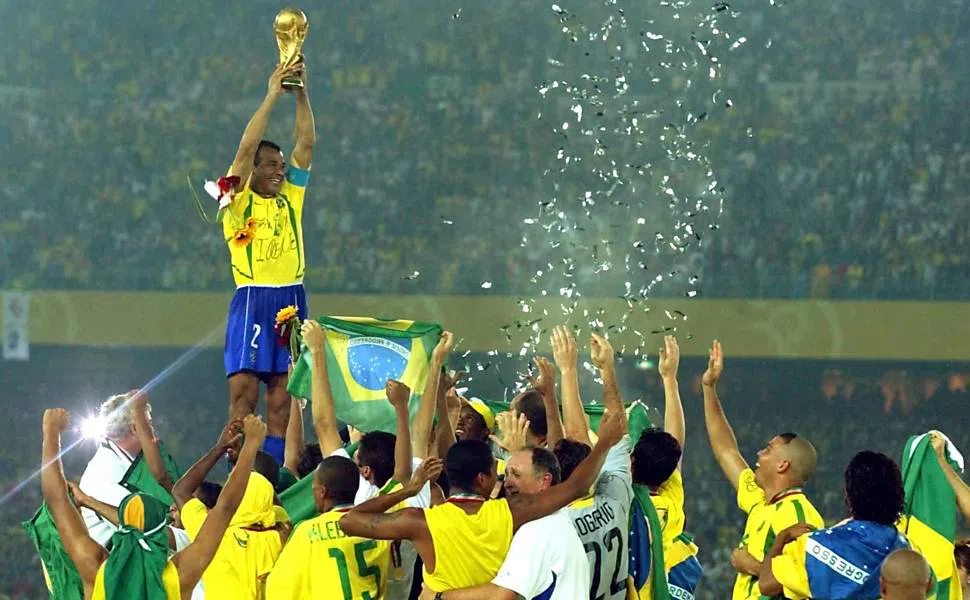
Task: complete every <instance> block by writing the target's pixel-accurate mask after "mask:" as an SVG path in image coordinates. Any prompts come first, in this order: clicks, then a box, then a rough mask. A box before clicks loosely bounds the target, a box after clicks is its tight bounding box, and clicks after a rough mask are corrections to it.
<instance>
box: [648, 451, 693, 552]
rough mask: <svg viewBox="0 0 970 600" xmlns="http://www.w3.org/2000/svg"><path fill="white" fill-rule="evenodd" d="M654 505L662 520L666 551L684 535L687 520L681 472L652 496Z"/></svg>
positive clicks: (676, 472) (677, 471)
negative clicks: (678, 537)
mask: <svg viewBox="0 0 970 600" xmlns="http://www.w3.org/2000/svg"><path fill="white" fill-rule="evenodd" d="M650 499H651V500H653V505H654V507H655V508H656V509H657V518H658V519H660V527H661V528H662V529H663V542H664V550H665V551H666V550H667V549H668V548H670V547H671V545H672V544H673V543H674V540H675V539H677V536H679V535H680V534H682V533H684V523H685V522H686V520H687V517H686V515H685V514H684V478H683V476H682V475H681V474H680V470H679V469H677V470H675V471H674V473H673V475H671V476H670V477H669V478H668V479H667V481H665V482H664V483H663V485H661V486H660V488H659V489H657V491H656V492H654V493H651V494H650Z"/></svg>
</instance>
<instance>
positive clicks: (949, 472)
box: [930, 431, 970, 520]
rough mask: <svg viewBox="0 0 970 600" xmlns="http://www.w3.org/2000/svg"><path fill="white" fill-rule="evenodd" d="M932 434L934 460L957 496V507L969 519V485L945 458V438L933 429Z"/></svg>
mask: <svg viewBox="0 0 970 600" xmlns="http://www.w3.org/2000/svg"><path fill="white" fill-rule="evenodd" d="M930 435H932V439H931V441H932V444H933V451H934V452H935V453H936V461H937V462H938V463H940V468H941V469H943V474H944V475H946V480H947V481H948V482H949V483H950V487H952V488H953V493H954V494H956V496H957V507H958V508H959V509H960V512H961V513H962V514H963V518H964V519H967V520H970V486H967V484H966V482H964V481H963V479H961V478H960V474H959V473H957V472H956V471H955V470H953V467H952V466H950V463H949V462H948V461H947V460H946V438H944V437H943V436H942V435H940V434H939V433H938V432H936V431H934V432H932V433H931V434H930Z"/></svg>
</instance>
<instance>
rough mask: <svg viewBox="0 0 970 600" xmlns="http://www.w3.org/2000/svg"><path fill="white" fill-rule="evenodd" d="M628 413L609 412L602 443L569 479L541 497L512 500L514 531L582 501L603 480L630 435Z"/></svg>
mask: <svg viewBox="0 0 970 600" xmlns="http://www.w3.org/2000/svg"><path fill="white" fill-rule="evenodd" d="M626 430H627V423H626V413H625V412H624V411H623V410H622V409H621V410H619V411H616V410H610V409H607V410H606V411H604V413H603V420H602V421H601V422H600V431H599V441H597V442H596V445H595V446H593V451H592V453H590V455H589V456H587V457H586V458H585V459H584V460H583V462H581V463H579V465H578V466H577V467H576V469H575V470H574V471H573V473H572V475H570V476H569V479H567V480H566V481H564V482H562V483H560V484H559V485H554V486H552V487H551V488H549V489H548V490H546V491H545V492H543V493H541V494H516V495H515V496H513V497H512V498H510V499H509V510H510V511H511V512H512V527H513V531H518V530H519V528H520V527H522V526H523V525H525V524H526V523H528V522H529V521H534V520H536V519H540V518H542V517H545V516H546V515H551V514H552V513H554V512H556V511H557V510H559V509H560V508H562V507H564V506H566V505H567V504H569V503H570V502H572V501H574V500H578V499H579V498H582V497H583V496H584V495H586V493H587V492H588V491H589V488H590V487H592V485H593V483H594V482H595V481H596V478H597V477H598V476H599V473H600V470H602V468H603V463H604V462H605V461H606V454H607V453H608V452H609V450H610V448H612V447H613V446H615V445H616V444H617V443H618V442H619V441H620V439H622V438H623V436H624V435H626Z"/></svg>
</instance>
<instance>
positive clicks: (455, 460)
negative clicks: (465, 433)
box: [445, 440, 495, 492]
mask: <svg viewBox="0 0 970 600" xmlns="http://www.w3.org/2000/svg"><path fill="white" fill-rule="evenodd" d="M494 468H495V458H494V457H492V449H491V448H489V447H488V444H486V443H485V442H482V441H479V440H462V441H459V442H455V443H454V444H453V445H452V446H451V448H450V449H449V450H448V455H447V456H446V457H445V471H446V472H447V473H448V482H449V483H450V484H451V487H453V488H456V489H459V490H462V491H465V492H471V491H473V488H474V487H475V479H476V478H477V477H478V476H479V475H490V474H491V473H492V470H493V469H494Z"/></svg>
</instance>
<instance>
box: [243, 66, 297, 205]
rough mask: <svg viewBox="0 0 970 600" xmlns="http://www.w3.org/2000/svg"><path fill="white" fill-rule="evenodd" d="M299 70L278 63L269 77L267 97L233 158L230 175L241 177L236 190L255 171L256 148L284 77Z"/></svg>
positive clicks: (255, 113) (250, 123)
mask: <svg viewBox="0 0 970 600" xmlns="http://www.w3.org/2000/svg"><path fill="white" fill-rule="evenodd" d="M297 72H298V67H297V65H283V64H281V65H277V66H276V69H274V70H273V74H272V75H270V78H269V86H268V89H267V91H266V97H265V98H263V101H262V102H260V104H259V107H258V108H257V109H256V112H254V113H253V116H252V118H251V119H249V123H248V124H246V129H245V130H244V131H243V135H242V139H241V140H239V148H238V149H237V150H236V156H235V158H233V160H232V167H231V168H230V169H229V174H230V175H235V176H237V177H239V184H238V185H237V186H236V191H237V192H239V191H242V189H243V188H244V187H245V186H246V182H247V181H249V176H250V175H252V173H253V163H254V161H255V159H256V150H258V149H259V142H260V141H262V139H263V136H264V135H265V134H266V126H267V125H268V124H269V115H270V113H272V112H273V105H274V104H276V100H277V99H279V97H280V95H281V94H282V93H283V87H282V86H281V83H282V81H283V78H284V77H291V76H293V75H295V74H297Z"/></svg>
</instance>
